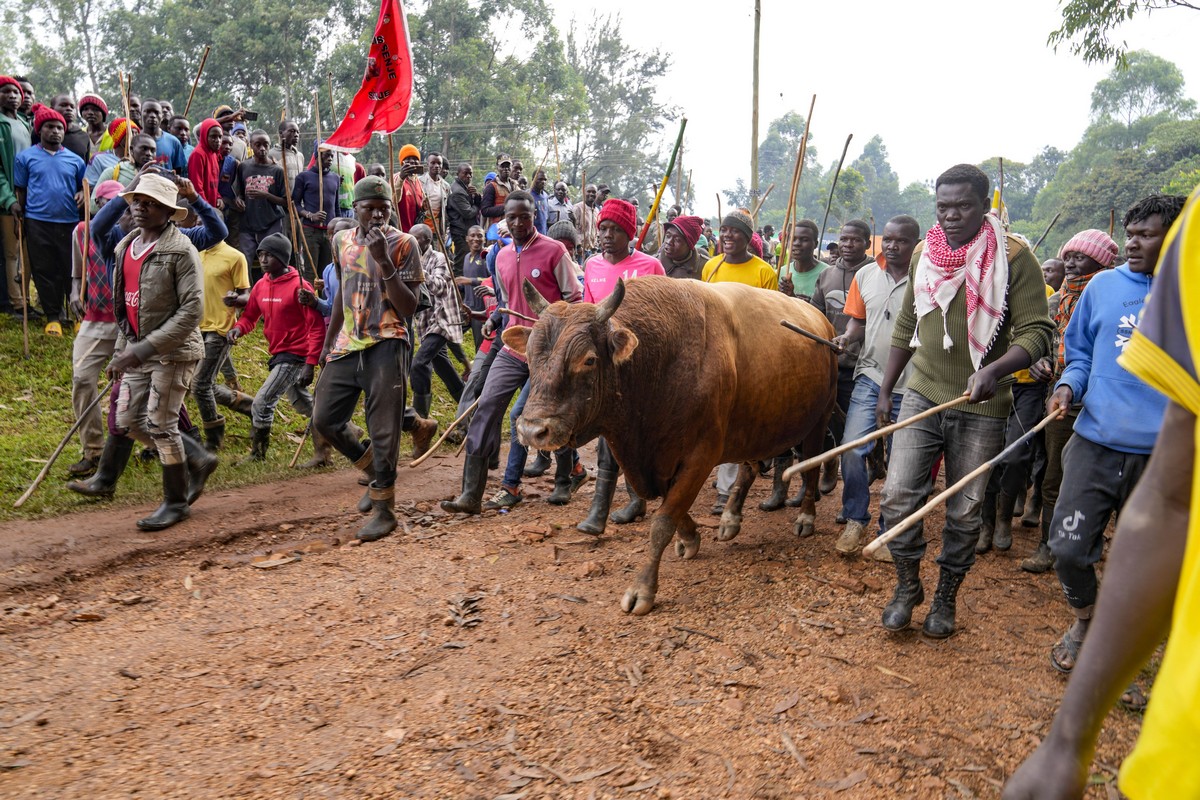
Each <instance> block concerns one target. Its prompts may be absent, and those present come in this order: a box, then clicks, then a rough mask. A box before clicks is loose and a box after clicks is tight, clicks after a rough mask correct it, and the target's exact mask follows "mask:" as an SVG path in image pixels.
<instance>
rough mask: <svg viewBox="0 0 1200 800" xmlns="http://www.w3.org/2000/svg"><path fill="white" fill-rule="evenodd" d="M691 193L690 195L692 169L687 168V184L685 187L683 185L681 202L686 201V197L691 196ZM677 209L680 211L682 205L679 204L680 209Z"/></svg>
mask: <svg viewBox="0 0 1200 800" xmlns="http://www.w3.org/2000/svg"><path fill="white" fill-rule="evenodd" d="M691 195H692V171H691V170H690V169H689V170H688V181H687V186H686V187H684V190H683V202H684V203H687V199H688V198H689V197H691ZM679 210H680V211H682V210H683V207H682V206H680V209H679Z"/></svg>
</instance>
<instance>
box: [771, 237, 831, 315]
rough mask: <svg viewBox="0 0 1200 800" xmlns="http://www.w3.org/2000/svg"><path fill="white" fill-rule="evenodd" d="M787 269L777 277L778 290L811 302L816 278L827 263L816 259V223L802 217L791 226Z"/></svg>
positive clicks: (827, 266) (827, 267)
mask: <svg viewBox="0 0 1200 800" xmlns="http://www.w3.org/2000/svg"><path fill="white" fill-rule="evenodd" d="M791 256H792V257H791V259H790V261H789V263H788V267H789V269H788V270H786V271H785V272H784V273H783V275H781V276H780V278H779V291H781V292H783V293H784V294H786V295H789V296H791V297H799V298H800V299H801V300H804V301H805V302H808V303H811V302H812V296H813V293H814V292H815V291H816V290H817V279H818V278H820V277H821V273H822V272H824V271H825V270H827V269H829V265H828V264H826V263H825V262H824V261H819V260H818V259H817V223H815V222H813V221H812V220H811V219H802V220H800V221H799V222H797V223H796V224H795V225H793V226H792V247H791Z"/></svg>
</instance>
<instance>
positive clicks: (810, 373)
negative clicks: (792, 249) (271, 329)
mask: <svg viewBox="0 0 1200 800" xmlns="http://www.w3.org/2000/svg"><path fill="white" fill-rule="evenodd" d="M526 294H527V296H528V295H529V292H528V291H527V292H526ZM534 294H535V295H536V292H535V293H534ZM541 305H545V301H542V303H541ZM781 319H786V320H789V321H791V322H793V323H795V324H796V325H799V326H801V327H803V328H805V329H807V330H809V331H812V332H813V333H816V334H817V335H819V336H821V337H824V338H827V339H828V338H832V337H833V335H834V332H833V326H831V325H830V324H829V322H828V321H827V320H826V319H825V317H824V316H823V315H822V314H820V313H819V312H818V311H817V310H816V309H814V308H813V307H812V306H810V305H808V304H807V303H805V302H803V301H800V300H796V299H793V298H790V297H786V296H784V295H782V294H780V293H778V292H771V291H765V290H763V289H756V288H753V287H750V286H743V285H741V284H736V283H721V284H706V283H701V282H699V281H679V280H672V279H670V278H663V277H645V278H638V279H636V280H633V281H631V282H629V283H628V284H625V283H624V282H623V281H622V282H621V283H620V285H618V287H617V289H616V291H614V292H613V293H612V294H611V295H610V296H609V297H608V298H607V299H606V300H605V301H604V302H603V303H601V304H600V305H593V304H591V303H577V304H568V303H563V302H558V303H554V304H553V305H550V306H548V307H547V308H546V309H545V310H544V311H541V313H540V320H539V321H538V323H537V324H536V325H535V326H534V327H533V328H526V327H512V328H509V329H508V330H506V331H505V332H504V343H505V344H507V345H508V346H509V347H510V348H512V349H514V350H516V351H518V352H524V353H526V354H527V355H528V358H529V370H530V393H529V399H528V401H527V403H526V405H525V412H524V414H523V415H522V416H521V418H520V419H519V420H518V422H517V432H518V436H519V437H520V439H521V441H522V442H523V443H524V444H525V445H527V446H528V447H531V448H532V447H536V448H538V449H540V450H554V449H556V448H558V447H561V446H563V445H568V444H569V445H571V446H573V447H575V446H578V445H580V444H583V443H586V442H588V441H590V440H592V439H594V438H596V437H597V436H603V437H605V438H606V439H607V440H608V444H609V447H611V448H612V452H613V455H614V456H615V457H616V460H617V462H618V463H619V464H620V466H621V469H622V470H623V471H624V473H625V479H626V480H627V481H628V482H630V483H631V484H632V485H633V488H634V489H635V490H636V491H637V493H638V495H639V496H640V497H646V498H652V497H662V498H663V503H662V506H661V507H660V508H659V509H658V511H657V512H656V513H655V514H654V516H653V518H652V520H651V523H650V542H651V544H650V560H649V562H648V563H647V564H646V566H645V568H644V569H643V570H642V571H641V573H640V574H639V575H638V577H637V580H636V581H635V582H634V584H633V586H632V587H630V588H629V590H628V591H627V592H626V593H625V596H624V598H623V599H622V601H621V607H622V608H623V609H624V610H625V611H627V612H633V613H634V614H646V613H648V612H649V611H650V609H651V608H653V607H654V596H655V593H656V592H657V590H658V566H659V562H660V561H661V559H662V553H663V550H664V549H665V548H666V546H667V544H668V543H669V542H670V541H671V538H672V537H673V536H674V535H675V534H678V535H679V540H680V541H679V542H678V543H677V544H676V551H677V552H678V554H679V555H680V556H682V557H683V558H685V559H690V558H693V557H694V556H695V555H696V552H697V550H698V549H699V545H700V538H699V535H698V534H697V533H696V523H695V521H694V520H692V518H691V516H690V515H689V514H688V510H689V509H690V508H691V505H692V502H693V501H694V500H695V499H696V495H697V494H699V492H700V489H701V487H702V486H703V485H704V482H705V481H706V480H707V479H708V476H709V474H710V473H711V472H712V470H713V467H715V466H716V465H717V464H721V463H735V462H741V463H742V466H741V469H740V470H739V473H738V479H737V482H736V483H735V485H734V488H733V491H732V493H731V495H730V499H729V503H728V504H727V505H726V508H725V513H724V514H723V515H722V517H721V526H720V529H719V531H718V534H717V539H718V540H722V541H724V540H728V539H732V538H733V537H734V536H736V535H737V533H738V530H739V529H740V527H741V520H742V516H741V510H742V504H743V502H744V501H745V499H746V493H747V492H748V490H749V488H750V485H751V484H752V483H753V482H754V477H755V474H756V473H757V468H756V467H755V468H752V467H751V466H750V462H754V461H757V460H759V459H766V458H771V457H773V456H775V455H777V454H778V453H780V452H782V451H784V450H786V449H787V448H789V447H790V446H792V445H793V444H795V443H796V442H802V443H803V447H804V453H805V456H806V457H808V456H810V455H816V454H817V453H819V452H820V450H821V445H822V442H823V437H824V433H825V428H826V425H827V423H828V421H829V416H830V414H831V413H832V411H833V408H834V403H835V398H836V394H837V357H836V356H835V354H834V353H833V352H832V351H831V350H830V349H828V348H827V347H824V346H822V345H820V344H817V343H815V342H812V341H809V340H807V339H802V338H800V337H797V336H795V335H794V334H792V333H789V332H787V331H785V330H783V329H782V328H781V327H780V326H779V321H780V320H781ZM817 474H818V471H817V470H815V469H814V470H812V471H811V472H809V473H807V474H806V475H805V478H806V480H807V491H806V493H805V497H804V502H803V504H802V505H801V507H800V515H799V516H798V517H797V519H796V524H795V530H796V532H797V533H798V534H800V535H802V536H803V535H810V534H811V533H812V532H813V525H814V523H815V520H816V502H817V497H818V495H817Z"/></svg>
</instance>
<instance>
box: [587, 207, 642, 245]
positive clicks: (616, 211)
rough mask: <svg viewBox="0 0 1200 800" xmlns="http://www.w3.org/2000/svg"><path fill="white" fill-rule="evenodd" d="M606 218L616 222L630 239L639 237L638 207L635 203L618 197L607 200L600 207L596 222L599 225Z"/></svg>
mask: <svg viewBox="0 0 1200 800" xmlns="http://www.w3.org/2000/svg"><path fill="white" fill-rule="evenodd" d="M606 219H608V220H612V221H613V222H615V223H616V224H617V226H618V227H619V228H620V229H621V230H623V231H625V235H626V236H628V237H629V238H630V239H635V238H637V209H635V208H634V207H633V203H630V202H629V201H628V200H618V199H616V198H610V199H608V200H606V201H605V202H604V206H603V207H602V208H601V209H600V216H599V217H598V218H597V219H596V224H597V225H599V224H600V223H601V222H604V220H606Z"/></svg>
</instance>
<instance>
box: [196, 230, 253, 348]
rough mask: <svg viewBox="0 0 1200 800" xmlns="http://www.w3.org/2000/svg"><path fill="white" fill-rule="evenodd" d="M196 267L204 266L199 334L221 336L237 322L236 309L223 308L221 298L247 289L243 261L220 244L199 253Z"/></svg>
mask: <svg viewBox="0 0 1200 800" xmlns="http://www.w3.org/2000/svg"><path fill="white" fill-rule="evenodd" d="M200 263H201V264H202V265H203V266H204V316H203V317H202V318H201V319H200V330H201V331H204V332H205V333H219V334H221V335H222V336H224V335H225V334H227V333H229V329H230V328H232V327H233V325H234V323H235V322H237V309H235V308H231V307H230V306H227V305H225V302H224V297H225V295H226V294H227V293H229V292H231V291H233V290H235V289H249V288H250V273H249V271H248V270H247V269H246V257H245V256H244V255H242V254H241V253H240V252H239V251H237V250H235V249H234V248H232V247H230V246H229V245H227V244H226V243H225V242H220V243H219V244H217V245H216V246H215V247H210V248H208V249H207V250H202V251H201V252H200Z"/></svg>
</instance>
